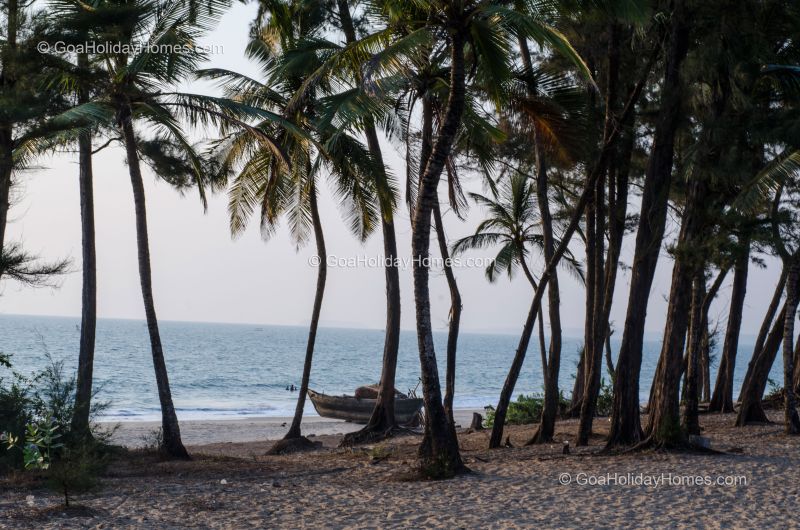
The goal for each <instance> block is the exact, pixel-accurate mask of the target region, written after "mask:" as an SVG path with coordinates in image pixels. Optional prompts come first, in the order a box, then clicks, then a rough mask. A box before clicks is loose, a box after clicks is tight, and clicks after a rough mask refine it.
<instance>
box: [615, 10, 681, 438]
mask: <svg viewBox="0 0 800 530" xmlns="http://www.w3.org/2000/svg"><path fill="white" fill-rule="evenodd" d="M688 33H689V32H688V23H687V13H686V6H685V2H684V1H683V0H676V1H675V3H674V9H673V13H672V23H671V29H670V37H669V45H668V48H667V53H666V60H665V73H664V82H663V85H662V88H661V109H660V110H659V113H658V117H657V120H656V129H655V136H654V139H653V148H652V151H651V154H650V159H649V161H648V165H647V170H646V173H645V180H644V188H643V191H642V204H641V215H640V217H639V227H638V231H637V233H636V247H635V250H634V258H633V270H632V273H631V281H630V285H631V287H630V292H629V296H628V306H627V313H626V316H625V326H624V328H623V333H622V342H621V344H620V351H619V356H618V358H617V370H616V375H617V376H616V378H615V380H614V401H613V406H612V413H611V430H610V433H609V437H608V443H607V446H608V447H609V448H610V447H614V446H618V445H631V444H635V443H637V442H639V441H640V440H641V438H642V428H641V423H640V419H639V377H640V373H641V366H642V346H643V341H644V328H645V321H646V318H647V303H648V301H649V299H650V289H651V287H652V284H653V277H654V275H655V269H656V264H657V263H658V257H659V253H660V251H661V241H662V239H663V237H664V227H665V223H666V216H667V202H668V199H669V189H670V184H671V181H672V163H673V158H674V154H675V133H676V131H677V129H678V123H679V119H680V115H681V108H682V95H683V91H682V87H681V80H680V69H681V65H682V63H683V60H684V58H685V57H686V52H687V49H688ZM684 287H685V286H684Z"/></svg>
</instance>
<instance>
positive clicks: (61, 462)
mask: <svg viewBox="0 0 800 530" xmlns="http://www.w3.org/2000/svg"><path fill="white" fill-rule="evenodd" d="M47 360H48V365H47V367H46V368H45V369H44V370H42V371H41V372H39V373H37V374H35V375H33V376H32V377H25V376H23V375H21V374H19V373H17V372H15V371H14V370H13V368H12V365H11V360H10V358H9V357H8V356H4V355H0V368H4V369H5V372H8V373H10V377H9V376H8V374H5V375H6V377H5V378H3V377H0V433H2V435H0V441H2V442H3V445H5V446H6V447H3V448H2V451H0V472H7V471H10V470H12V469H27V470H35V471H39V472H41V473H42V474H43V475H44V477H45V478H46V479H47V481H48V483H49V484H50V486H51V487H53V489H55V490H57V491H59V492H60V493H62V494H63V495H64V502H65V504H66V505H69V494H70V493H74V492H79V491H85V490H86V489H88V488H90V487H92V486H93V485H94V482H95V478H96V476H97V474H98V473H99V472H100V471H101V469H102V467H103V466H104V464H105V461H106V456H107V445H106V442H107V441H108V438H109V436H110V433H108V432H102V431H100V430H98V429H97V427H96V425H95V424H92V437H91V438H90V439H85V438H84V437H83V436H80V437H79V436H76V435H73V433H71V432H70V423H71V421H72V414H73V411H74V410H75V378H74V377H69V378H68V377H66V376H65V374H64V365H63V362H57V361H54V360H53V359H52V358H51V357H50V355H49V354H47ZM107 406H108V404H107V403H99V402H97V401H96V400H95V402H94V403H93V405H92V409H91V411H90V417H91V418H95V417H96V416H97V414H98V413H99V412H100V411H101V410H103V409H104V408H105V407H107ZM6 449H7V450H6Z"/></svg>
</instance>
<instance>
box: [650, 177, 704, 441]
mask: <svg viewBox="0 0 800 530" xmlns="http://www.w3.org/2000/svg"><path fill="white" fill-rule="evenodd" d="M708 196H709V193H708V187H707V180H706V179H704V178H702V177H695V178H693V179H692V180H691V181H690V182H689V183H688V190H687V192H686V204H685V206H684V211H683V215H682V217H681V230H680V234H679V236H678V245H677V249H676V256H675V264H674V266H673V269H672V285H671V288H670V296H669V305H668V306H667V322H666V326H665V329H664V343H663V345H662V348H661V355H660V357H659V363H658V365H659V366H658V368H657V369H656V374H655V378H654V380H653V391H652V399H651V402H650V416H649V422H648V426H647V440H646V441H645V445H655V446H664V447H673V446H681V445H683V444H684V443H685V442H686V432H685V431H684V430H683V429H682V428H681V424H680V378H681V373H682V371H683V352H684V346H685V343H686V331H687V327H688V315H689V306H690V302H691V300H690V298H691V292H692V284H693V282H694V278H695V275H696V274H697V273H698V268H699V267H700V266H701V265H700V263H698V262H697V259H696V258H695V255H696V252H697V246H696V245H697V244H698V242H699V241H700V240H701V239H702V230H703V229H704V228H705V226H706V225H707V222H706V219H705V215H704V212H705V210H704V209H705V208H708V206H707V204H706V202H707V201H708ZM694 375H696V373H695V374H694ZM695 391H696V386H695Z"/></svg>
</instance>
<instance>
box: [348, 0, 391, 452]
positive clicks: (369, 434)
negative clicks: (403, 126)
mask: <svg viewBox="0 0 800 530" xmlns="http://www.w3.org/2000/svg"><path fill="white" fill-rule="evenodd" d="M337 10H338V12H339V21H340V24H341V27H342V31H343V32H344V34H345V40H346V42H347V43H348V44H351V43H353V42H355V41H356V39H357V37H356V32H355V27H354V25H353V19H352V17H351V16H350V7H349V6H348V4H347V0H337ZM364 132H365V135H366V137H367V147H368V149H369V152H370V155H372V157H373V158H374V159H375V161H376V162H377V163H378V164H379V165H380V168H381V169H380V174H378V175H376V179H375V180H376V187H377V188H378V190H379V193H378V195H379V199H378V205H379V207H380V211H381V229H382V231H383V252H384V257H385V262H386V266H385V277H386V336H385V338H384V343H383V364H382V367H381V380H380V391H379V393H378V400H377V402H376V403H375V409H374V410H373V411H372V416H371V417H370V420H369V422H368V423H367V425H366V426H365V427H364V428H363V429H361V430H359V431H357V432H355V433H351V434H349V435H347V436H345V438H344V440H343V441H342V443H343V444H353V443H360V442H362V441H367V440H374V439H376V438H382V437H385V436H389V435H391V434H392V432H393V431H394V430H395V428H396V427H397V422H396V420H395V416H394V399H395V376H396V373H397V357H398V353H399V349H400V273H399V271H398V269H397V263H396V258H397V256H398V253H397V237H396V234H395V228H394V212H393V203H392V201H391V198H390V196H389V195H390V194H391V190H390V189H389V186H388V182H387V178H386V172H385V170H384V169H383V168H384V163H383V153H382V151H381V146H380V142H379V141H378V133H377V130H376V129H375V125H374V123H373V122H372V120H370V119H368V120H367V121H366V123H365V126H364Z"/></svg>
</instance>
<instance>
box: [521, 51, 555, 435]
mask: <svg viewBox="0 0 800 530" xmlns="http://www.w3.org/2000/svg"><path fill="white" fill-rule="evenodd" d="M519 45H520V50H521V52H522V62H523V67H524V68H525V76H526V84H527V90H528V94H529V95H530V96H535V95H536V86H535V85H534V81H533V78H532V72H533V64H532V61H531V55H530V50H529V48H528V43H527V41H526V40H525V39H524V38H520V39H519ZM533 134H534V156H535V158H536V200H537V203H538V205H539V216H540V218H541V224H542V238H543V240H544V241H543V246H544V259H545V262H547V263H549V262H550V261H552V259H553V255H554V254H555V237H554V236H553V216H552V214H551V212H550V199H549V197H548V191H547V188H548V181H547V154H546V152H545V146H544V143H543V142H542V141H541V138H540V134H539V133H538V131H537V130H536V128H535V127H534V129H533ZM526 272H527V274H528V275H530V271H527V266H526ZM530 281H532V277H531V279H530ZM534 290H537V286H536V285H535V284H534ZM560 297H561V294H560V291H559V285H558V271H557V270H555V269H554V270H553V272H552V275H551V277H550V284H549V285H548V287H547V299H548V311H549V314H550V348H549V352H548V353H547V354H545V347H546V346H545V340H544V319H543V318H542V310H541V304H540V306H539V309H538V316H539V343H540V344H539V348H540V353H541V355H542V378H543V379H544V406H543V407H542V418H541V421H540V422H539V428H538V429H537V430H536V433H535V434H534V435H533V437H532V438H531V440H530V441H529V443H544V442H548V441H551V440H552V439H553V434H554V432H555V422H556V418H557V416H558V405H559V392H558V376H559V372H560V370H561V307H560V306H561V299H560ZM525 329H527V325H526V327H525ZM524 342H526V343H527V340H525V341H524Z"/></svg>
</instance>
